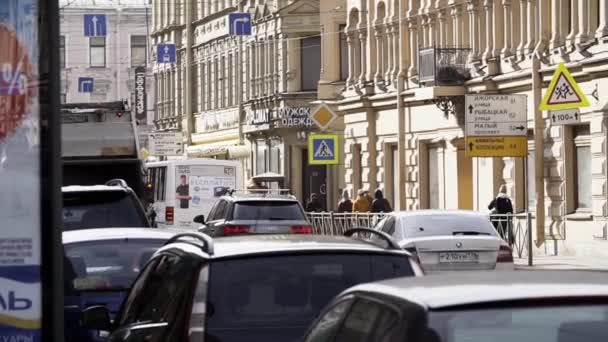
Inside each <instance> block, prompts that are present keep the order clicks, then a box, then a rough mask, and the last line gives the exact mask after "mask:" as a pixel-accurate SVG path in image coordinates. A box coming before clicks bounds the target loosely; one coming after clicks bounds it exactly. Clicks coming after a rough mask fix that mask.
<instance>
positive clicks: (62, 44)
mask: <svg viewBox="0 0 608 342" xmlns="http://www.w3.org/2000/svg"><path fill="white" fill-rule="evenodd" d="M59 65H60V66H61V69H65V36H59ZM62 103H65V102H62Z"/></svg>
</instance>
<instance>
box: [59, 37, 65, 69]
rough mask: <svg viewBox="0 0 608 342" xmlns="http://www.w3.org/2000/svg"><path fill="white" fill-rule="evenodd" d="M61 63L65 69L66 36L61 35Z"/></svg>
mask: <svg viewBox="0 0 608 342" xmlns="http://www.w3.org/2000/svg"><path fill="white" fill-rule="evenodd" d="M59 65H60V66H61V69H65V36H59Z"/></svg>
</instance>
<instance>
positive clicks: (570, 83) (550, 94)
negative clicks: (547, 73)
mask: <svg viewBox="0 0 608 342" xmlns="http://www.w3.org/2000/svg"><path fill="white" fill-rule="evenodd" d="M589 105H590V104H589V100H587V97H586V96H585V94H584V93H583V91H582V90H581V88H580V87H579V86H578V83H576V80H575V79H574V77H572V75H571V74H570V71H568V68H566V66H565V65H564V63H560V64H559V65H558V66H557V69H555V73H554V74H553V78H552V79H551V83H549V87H548V88H547V92H546V93H545V96H544V97H543V100H542V102H541V103H540V107H539V109H540V110H559V109H574V108H581V107H589Z"/></svg>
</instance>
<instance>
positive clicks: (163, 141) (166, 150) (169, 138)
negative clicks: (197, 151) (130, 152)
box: [148, 132, 184, 157]
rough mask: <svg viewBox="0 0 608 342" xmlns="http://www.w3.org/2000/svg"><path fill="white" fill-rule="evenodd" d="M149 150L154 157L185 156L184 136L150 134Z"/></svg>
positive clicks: (179, 134) (174, 133) (177, 134)
mask: <svg viewBox="0 0 608 342" xmlns="http://www.w3.org/2000/svg"><path fill="white" fill-rule="evenodd" d="M148 148H149V151H148V152H149V153H150V155H152V156H157V157H168V156H181V155H182V154H184V144H183V134H182V133H181V132H158V133H150V134H148Z"/></svg>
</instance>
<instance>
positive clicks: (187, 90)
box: [178, 1, 196, 145]
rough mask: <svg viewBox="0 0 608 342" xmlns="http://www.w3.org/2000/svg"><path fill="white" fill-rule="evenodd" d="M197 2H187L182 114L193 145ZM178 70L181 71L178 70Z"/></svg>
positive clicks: (189, 139)
mask: <svg viewBox="0 0 608 342" xmlns="http://www.w3.org/2000/svg"><path fill="white" fill-rule="evenodd" d="M195 5H196V2H195V1H189V2H186V3H185V6H186V13H185V14H186V86H185V87H184V99H185V101H186V104H185V106H184V108H185V111H184V113H183V114H182V115H185V119H186V127H185V128H186V144H188V145H191V144H192V132H193V131H194V130H193V127H192V122H193V115H192V114H193V113H192V109H193V108H192V96H195V94H192V81H193V77H192V76H193V75H192V65H193V64H194V61H193V58H192V43H193V42H192V36H193V34H192V12H193V11H192V6H195ZM178 72H180V71H179V70H178ZM183 120H184V117H183V116H182V120H180V121H181V122H183Z"/></svg>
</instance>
